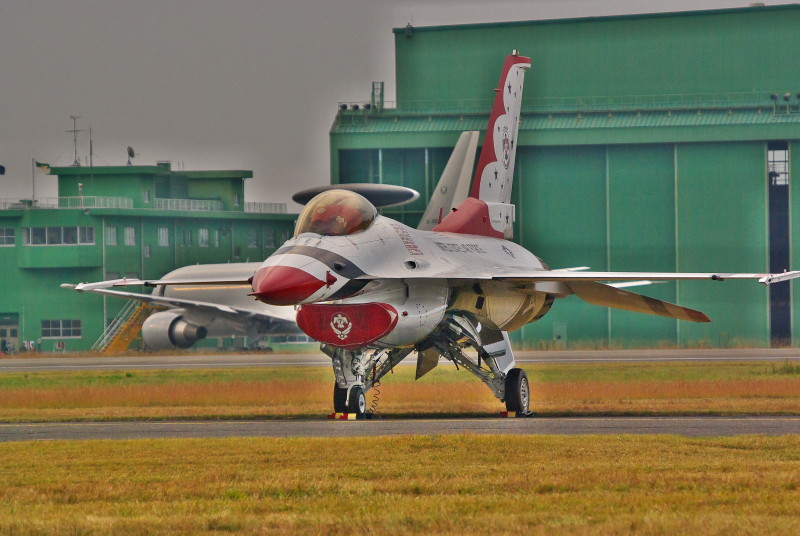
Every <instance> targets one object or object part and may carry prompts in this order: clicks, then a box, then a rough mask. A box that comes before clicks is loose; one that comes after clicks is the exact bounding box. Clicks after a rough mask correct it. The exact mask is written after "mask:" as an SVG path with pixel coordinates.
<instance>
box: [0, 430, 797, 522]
mask: <svg viewBox="0 0 800 536" xmlns="http://www.w3.org/2000/svg"><path fill="white" fill-rule="evenodd" d="M0 455H1V456H2V459H3V463H2V464H1V465H0V533H2V534H13V535H28V534H63V535H74V534H80V535H82V534H92V535H106V534H125V535H126V536H136V535H145V534H148V535H150V534H219V533H235V534H274V533H280V534H300V535H303V534H342V535H345V534H346V535H350V534H534V535H536V534H565V533H566V534H578V535H593V534H644V535H649V534H692V535H723V534H724V535H729V534H737V535H740V534H797V533H798V532H800V442H798V441H797V438H795V437H778V438H764V437H735V438H724V439H688V438H677V437H669V436H667V437H653V436H636V437H634V436H623V437H608V436H603V437H600V436H580V437H557V436H556V437H553V436H528V437H517V436H434V437H401V438H360V439H307V438H304V439H269V438H259V439H253V438H237V439H227V440H219V439H215V440H149V441H91V442H83V441H78V442H61V441H59V442H47V443H10V444H8V443H7V444H1V445H0Z"/></svg>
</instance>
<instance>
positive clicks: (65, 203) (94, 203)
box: [0, 196, 286, 214]
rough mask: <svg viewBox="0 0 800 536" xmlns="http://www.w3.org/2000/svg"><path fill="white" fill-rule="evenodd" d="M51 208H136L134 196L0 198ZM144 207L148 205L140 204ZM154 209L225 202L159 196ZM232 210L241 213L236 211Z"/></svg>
mask: <svg viewBox="0 0 800 536" xmlns="http://www.w3.org/2000/svg"><path fill="white" fill-rule="evenodd" d="M48 208H79V209H84V208H111V209H122V208H134V206H133V199H131V198H130V197H101V196H78V197H42V198H39V199H22V198H14V197H0V210H20V209H21V210H29V209H48ZM139 208H140V209H143V208H145V207H139ZM153 209H155V210H188V211H199V212H214V211H216V212H221V211H223V210H224V206H223V204H222V201H219V200H212V199H163V198H156V199H154V202H153ZM232 212H241V210H234V211H232ZM244 212H250V213H253V214H286V203H261V202H250V201H247V202H245V203H244Z"/></svg>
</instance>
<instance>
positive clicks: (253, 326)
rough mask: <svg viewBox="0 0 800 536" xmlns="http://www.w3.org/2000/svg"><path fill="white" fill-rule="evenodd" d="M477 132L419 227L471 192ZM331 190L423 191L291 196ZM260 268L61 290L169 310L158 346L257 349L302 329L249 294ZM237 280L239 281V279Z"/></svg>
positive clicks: (290, 314) (148, 336)
mask: <svg viewBox="0 0 800 536" xmlns="http://www.w3.org/2000/svg"><path fill="white" fill-rule="evenodd" d="M477 143H478V132H474V131H471V132H464V133H462V134H461V136H460V137H459V140H458V142H457V144H456V146H455V149H454V150H453V154H452V156H451V157H450V159H449V160H448V163H447V165H446V167H445V169H444V171H443V173H442V176H441V177H440V179H439V183H438V184H437V186H436V190H435V191H434V194H433V195H432V197H431V199H430V202H429V203H428V207H427V209H426V212H425V215H424V216H423V218H422V220H421V221H420V225H419V227H418V228H419V229H427V230H430V229H432V228H433V227H434V226H435V225H436V224H437V223H438V222H439V221H440V220H441V214H447V213H449V212H450V211H451V210H452V209H453V208H455V207H457V206H458V205H459V204H460V203H461V202H462V201H463V200H464V199H466V197H467V193H468V190H469V185H470V179H471V172H472V169H473V167H474V164H475V154H476V148H477ZM332 188H339V189H348V190H349V191H352V192H356V193H358V194H360V195H362V196H364V197H365V198H367V199H369V200H370V202H371V203H372V204H374V205H375V206H378V207H391V206H396V205H402V204H406V203H410V202H412V201H414V200H416V199H417V198H418V197H419V193H417V192H416V191H414V190H412V189H410V188H403V187H399V186H393V185H385V184H340V185H336V186H335V187H333V186H321V187H315V188H310V189H307V190H303V191H301V192H298V193H296V194H295V195H294V196H292V199H293V200H294V201H295V202H297V203H299V204H306V203H307V202H308V201H309V200H310V199H312V198H314V197H315V196H316V195H318V194H319V193H321V192H325V191H327V190H331V189H332ZM260 266H261V263H260V262H245V263H224V264H198V265H189V266H184V267H181V268H178V269H176V270H173V271H171V272H169V273H167V274H166V275H164V276H163V277H162V278H161V281H163V282H165V284H161V285H157V286H156V287H155V289H153V292H152V293H141V292H130V291H124V290H118V287H123V286H137V285H145V284H146V282H145V281H143V280H139V279H113V280H109V281H100V282H96V283H79V284H77V285H72V284H68V283H65V284H63V285H61V286H62V287H63V288H71V289H74V290H76V291H78V292H89V293H93V294H101V295H104V296H112V297H115V298H122V299H129V300H136V301H140V302H145V303H149V304H153V305H156V306H161V307H163V308H165V310H164V311H156V312H153V313H151V314H150V316H148V317H147V319H146V320H145V321H144V323H143V324H142V331H141V334H142V340H143V341H144V343H145V346H146V347H147V349H149V350H152V351H163V350H171V349H174V348H190V347H191V346H193V345H194V344H195V343H196V342H197V341H199V340H202V339H205V338H206V337H233V336H244V337H247V339H248V344H249V345H250V346H251V347H254V346H256V345H257V344H258V343H259V341H261V339H263V338H264V337H266V336H269V335H285V334H297V333H301V332H300V330H299V328H298V327H297V324H296V323H295V317H296V312H295V309H294V308H293V307H289V306H280V305H277V306H276V305H267V304H265V303H261V302H258V301H256V300H253V299H252V298H251V297H249V296H248V295H247V292H248V291H249V290H250V285H249V283H247V280H248V279H249V278H250V277H252V276H253V274H254V273H255V271H256V270H257V269H258V268H259V267H260ZM187 279H193V280H199V281H204V280H216V279H223V280H231V281H233V282H231V283H230V284H226V285H214V284H205V283H198V284H196V285H169V284H167V283H168V282H170V281H184V280H187ZM237 281H238V283H237Z"/></svg>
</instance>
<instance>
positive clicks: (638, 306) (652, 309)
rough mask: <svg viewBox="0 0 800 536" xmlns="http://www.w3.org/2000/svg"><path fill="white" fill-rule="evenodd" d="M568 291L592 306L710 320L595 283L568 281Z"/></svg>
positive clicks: (650, 299) (695, 312) (670, 316)
mask: <svg viewBox="0 0 800 536" xmlns="http://www.w3.org/2000/svg"><path fill="white" fill-rule="evenodd" d="M567 286H569V288H570V290H572V292H574V293H575V295H576V296H578V297H579V298H580V299H582V300H583V301H585V302H587V303H591V304H592V305H599V306H601V307H612V308H614V309H623V310H625V311H633V312H634V313H645V314H648V315H656V316H665V317H667V318H675V319H678V320H688V321H690V322H711V320H710V319H709V318H708V317H707V316H706V315H705V314H704V313H701V312H700V311H695V310H694V309H689V308H688V307H681V306H680V305H675V304H673V303H668V302H665V301H661V300H657V299H655V298H650V297H648V296H642V295H641V294H636V293H634V292H628V291H627V290H622V289H619V288H614V287H611V286H609V285H604V284H602V283H597V282H595V281H570V282H569V283H567Z"/></svg>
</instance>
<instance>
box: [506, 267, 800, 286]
mask: <svg viewBox="0 0 800 536" xmlns="http://www.w3.org/2000/svg"><path fill="white" fill-rule="evenodd" d="M797 277H800V270H796V271H793V272H783V273H780V274H764V273H761V274H756V273H723V272H583V271H569V270H540V271H532V272H528V273H520V272H518V273H509V274H508V275H498V276H495V277H493V279H501V280H504V281H521V282H526V281H530V282H535V281H563V282H568V283H569V282H580V281H691V280H703V279H710V280H712V281H725V280H728V279H751V280H757V281H758V282H759V283H763V284H764V285H770V284H772V283H780V282H781V281H788V280H790V279H795V278H797Z"/></svg>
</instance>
